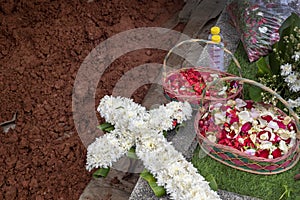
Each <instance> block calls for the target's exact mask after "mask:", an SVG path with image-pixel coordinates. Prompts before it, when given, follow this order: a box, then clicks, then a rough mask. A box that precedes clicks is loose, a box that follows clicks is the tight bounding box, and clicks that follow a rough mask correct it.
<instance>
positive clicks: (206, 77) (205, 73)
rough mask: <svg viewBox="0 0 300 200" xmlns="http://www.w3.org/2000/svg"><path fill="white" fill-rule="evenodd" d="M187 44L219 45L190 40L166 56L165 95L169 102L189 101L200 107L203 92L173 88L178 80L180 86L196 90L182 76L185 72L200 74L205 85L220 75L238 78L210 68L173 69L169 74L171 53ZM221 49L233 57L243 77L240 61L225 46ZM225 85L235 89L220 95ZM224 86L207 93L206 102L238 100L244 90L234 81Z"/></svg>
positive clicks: (205, 41) (164, 66)
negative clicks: (214, 76) (183, 91)
mask: <svg viewBox="0 0 300 200" xmlns="http://www.w3.org/2000/svg"><path fill="white" fill-rule="evenodd" d="M186 43H203V44H216V45H218V44H217V43H214V42H211V41H207V40H202V39H190V40H185V41H182V42H180V43H178V44H177V45H176V46H174V47H173V48H172V49H171V50H170V51H169V52H168V54H167V55H166V57H165V59H164V63H163V89H164V94H165V96H166V98H167V99H169V100H175V101H188V102H189V103H191V104H196V105H199V103H200V100H201V97H202V92H201V93H197V92H195V91H193V92H189V93H188V94H187V93H185V94H184V93H180V91H179V89H178V88H177V90H176V89H174V87H172V81H173V80H175V81H177V84H178V80H179V79H180V86H183V87H185V88H187V87H190V90H194V88H193V87H194V86H192V85H189V83H188V80H186V78H185V77H183V76H182V75H181V74H182V73H183V72H185V71H187V70H190V69H193V70H194V71H195V72H196V73H198V74H200V78H201V79H202V80H203V82H204V83H205V84H207V83H208V82H211V81H212V79H213V78H212V76H213V75H218V78H221V77H236V76H235V75H232V74H229V73H226V72H222V71H219V70H215V69H212V68H209V67H192V68H180V69H172V70H171V71H169V72H167V60H168V58H169V57H170V55H171V53H173V51H174V50H175V49H176V48H178V47H179V46H181V45H183V44H186ZM220 47H221V48H223V49H224V52H226V53H228V54H229V55H230V56H231V57H232V59H233V60H234V62H235V63H236V65H237V67H238V70H239V73H240V76H241V70H240V69H241V67H240V64H239V63H238V61H237V60H236V58H235V57H234V55H233V54H232V53H231V52H230V51H229V50H227V49H226V48H224V47H223V46H220ZM224 84H226V85H227V86H230V85H234V87H232V88H230V87H228V88H229V89H228V90H227V91H226V94H222V95H218V92H219V89H220V88H222V86H223V87H224ZM224 84H222V85H221V86H220V85H219V86H218V87H215V88H213V87H211V88H210V91H207V92H206V96H205V100H212V101H220V100H226V99H232V98H236V97H237V96H239V95H240V94H241V92H242V88H243V86H242V84H238V83H234V82H233V81H227V83H225V82H224ZM180 86H178V87H180ZM204 87H205V86H204Z"/></svg>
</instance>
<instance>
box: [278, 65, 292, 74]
mask: <svg viewBox="0 0 300 200" xmlns="http://www.w3.org/2000/svg"><path fill="white" fill-rule="evenodd" d="M280 69H281V76H287V75H289V74H290V73H291V72H292V65H291V64H289V63H286V64H284V65H281V66H280Z"/></svg>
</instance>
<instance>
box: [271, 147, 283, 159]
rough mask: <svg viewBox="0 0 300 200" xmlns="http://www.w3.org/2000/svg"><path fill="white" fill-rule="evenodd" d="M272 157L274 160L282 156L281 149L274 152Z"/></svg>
mask: <svg viewBox="0 0 300 200" xmlns="http://www.w3.org/2000/svg"><path fill="white" fill-rule="evenodd" d="M272 156H273V158H278V157H280V156H281V150H280V149H279V148H277V149H275V150H274V151H272Z"/></svg>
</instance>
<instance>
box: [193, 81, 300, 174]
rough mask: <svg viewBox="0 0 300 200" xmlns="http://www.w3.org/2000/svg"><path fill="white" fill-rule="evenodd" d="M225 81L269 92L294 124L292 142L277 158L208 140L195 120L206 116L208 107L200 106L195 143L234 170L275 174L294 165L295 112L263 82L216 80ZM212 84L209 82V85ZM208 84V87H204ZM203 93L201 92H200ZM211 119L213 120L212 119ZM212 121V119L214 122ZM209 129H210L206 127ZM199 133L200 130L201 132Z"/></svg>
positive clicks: (297, 154)
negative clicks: (283, 107) (286, 150)
mask: <svg viewBox="0 0 300 200" xmlns="http://www.w3.org/2000/svg"><path fill="white" fill-rule="evenodd" d="M227 80H236V81H239V82H240V83H248V84H250V85H254V86H256V87H260V88H262V89H263V90H265V91H267V92H269V93H271V94H272V95H274V96H275V97H276V98H277V99H278V100H279V101H281V103H282V104H283V105H284V106H285V107H286V108H287V109H288V111H289V114H290V115H289V116H290V117H291V118H292V120H293V122H294V124H295V126H296V130H295V131H296V139H295V144H294V145H293V146H292V147H291V148H290V149H289V150H288V152H287V153H285V154H284V155H282V156H280V157H277V158H264V157H258V156H255V155H249V154H247V153H245V152H242V151H240V150H238V149H235V148H233V147H230V146H227V145H223V144H217V143H215V142H212V141H211V140H209V139H208V138H207V137H205V136H204V135H203V134H201V133H200V132H201V131H203V130H201V128H199V120H200V119H203V118H204V116H207V114H206V113H209V112H210V110H209V109H208V107H209V106H208V105H206V106H204V107H202V108H200V109H199V111H198V113H197V115H196V118H195V122H194V126H195V130H196V133H197V138H198V141H199V144H200V146H201V148H202V150H203V151H204V152H206V153H207V154H208V155H209V156H210V157H212V158H213V159H215V160H217V161H219V162H221V163H223V164H225V165H228V166H231V167H233V168H235V169H239V170H242V171H247V172H251V173H254V174H266V175H268V174H277V173H281V172H284V171H286V170H288V169H290V168H292V167H293V166H295V165H296V164H297V162H298V161H299V158H300V151H299V145H300V142H299V141H300V132H299V130H300V125H299V118H298V116H297V115H296V114H295V112H294V111H293V110H292V109H291V108H290V106H289V104H288V103H287V102H286V101H285V100H284V99H283V98H282V97H280V96H279V95H278V94H277V93H276V92H274V91H273V90H271V89H270V88H268V87H265V86H264V85H262V84H260V83H257V82H255V81H252V80H249V79H244V78H240V77H225V78H221V79H220V80H218V81H227ZM213 84H214V83H212V85H213ZM208 87H209V86H208ZM203 96H204V95H203ZM260 104H262V105H263V106H264V107H272V109H274V110H276V112H277V113H278V114H280V115H282V116H284V115H286V114H285V113H284V112H283V111H281V110H280V109H278V108H276V107H274V106H272V105H266V104H263V103H260ZM213 122H214V121H213ZM214 123H215V122H214ZM212 129H213V131H215V132H216V134H218V133H220V129H218V128H212ZM210 131H211V130H210ZM202 133H203V132H202Z"/></svg>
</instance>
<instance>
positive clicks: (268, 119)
mask: <svg viewBox="0 0 300 200" xmlns="http://www.w3.org/2000/svg"><path fill="white" fill-rule="evenodd" d="M261 118H262V119H263V120H266V121H267V122H268V123H269V122H270V121H271V120H272V117H271V116H270V115H265V116H261Z"/></svg>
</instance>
